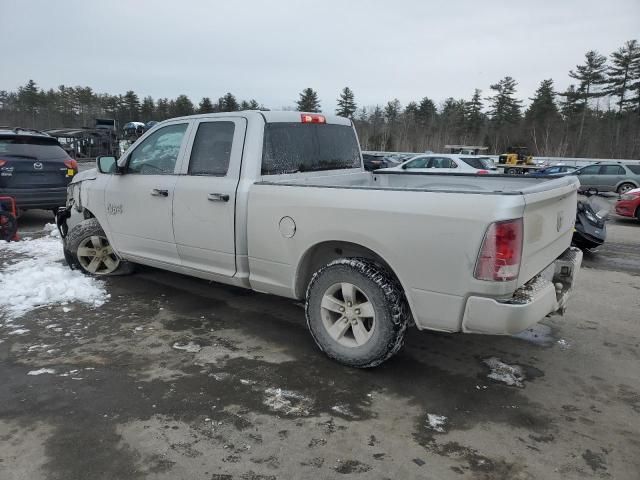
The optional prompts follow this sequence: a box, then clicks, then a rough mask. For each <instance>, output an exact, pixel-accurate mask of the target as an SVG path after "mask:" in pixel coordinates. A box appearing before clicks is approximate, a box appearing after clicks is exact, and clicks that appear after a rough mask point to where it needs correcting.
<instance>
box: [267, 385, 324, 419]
mask: <svg viewBox="0 0 640 480" xmlns="http://www.w3.org/2000/svg"><path fill="white" fill-rule="evenodd" d="M264 393H265V399H264V404H265V405H266V406H267V407H269V408H270V409H271V410H273V411H275V412H280V413H284V414H285V415H300V416H306V415H309V410H310V409H311V407H312V404H313V401H312V400H311V399H310V398H309V397H305V396H304V395H302V394H301V393H298V392H294V391H292V390H283V389H281V388H267V389H266V390H265V391H264Z"/></svg>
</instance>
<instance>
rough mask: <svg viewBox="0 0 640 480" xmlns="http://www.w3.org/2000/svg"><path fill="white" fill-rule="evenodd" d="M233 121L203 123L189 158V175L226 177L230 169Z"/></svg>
mask: <svg viewBox="0 0 640 480" xmlns="http://www.w3.org/2000/svg"><path fill="white" fill-rule="evenodd" d="M234 130H235V125H234V123H233V122H205V123H201V124H200V126H199V127H198V131H197V133H196V138H195V139H194V141H193V148H192V149H191V158H190V160H189V175H214V176H217V177H224V176H225V175H226V174H227V170H228V169H229V159H230V158H231V146H232V145H233V132H234Z"/></svg>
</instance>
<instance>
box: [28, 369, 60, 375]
mask: <svg viewBox="0 0 640 480" xmlns="http://www.w3.org/2000/svg"><path fill="white" fill-rule="evenodd" d="M43 373H48V374H51V375H52V374H54V373H56V371H55V370H54V369H52V368H41V369H39V370H31V371H29V372H27V375H42V374H43Z"/></svg>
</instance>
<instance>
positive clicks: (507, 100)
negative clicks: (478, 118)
mask: <svg viewBox="0 0 640 480" xmlns="http://www.w3.org/2000/svg"><path fill="white" fill-rule="evenodd" d="M516 85H517V82H516V81H515V80H514V79H513V78H512V77H509V76H507V77H504V78H503V79H502V80H500V81H499V82H498V83H495V84H493V85H491V86H490V87H489V88H491V90H493V91H494V92H496V93H495V95H493V96H492V97H488V98H487V100H489V117H490V118H491V127H492V130H493V134H494V142H493V148H494V149H495V150H496V151H498V150H501V149H503V148H504V147H506V146H507V145H506V143H508V140H509V133H510V131H513V130H514V129H515V126H516V125H517V124H518V122H519V121H520V119H521V117H522V114H521V112H520V108H521V103H522V102H521V101H520V100H518V99H517V98H516V97H515V93H516ZM505 140H507V142H505Z"/></svg>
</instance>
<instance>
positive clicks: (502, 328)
mask: <svg viewBox="0 0 640 480" xmlns="http://www.w3.org/2000/svg"><path fill="white" fill-rule="evenodd" d="M361 158H362V157H361V155H360V150H359V148H358V140H357V137H356V132H355V129H354V126H353V123H352V122H351V121H350V120H349V119H347V118H342V117H336V116H324V115H320V114H311V113H302V114H301V113H299V112H274V111H270V112H252V111H243V112H227V113H223V114H205V115H194V116H189V117H182V118H175V119H172V120H167V121H164V122H162V123H160V124H158V125H156V126H155V128H154V129H153V130H150V131H149V132H146V133H145V134H144V135H143V136H142V137H141V138H140V139H138V140H137V141H136V143H135V144H133V145H132V146H131V148H129V149H128V150H127V152H126V153H124V155H122V156H121V157H120V159H118V160H116V159H115V158H114V157H100V158H98V160H97V167H98V168H97V170H95V169H93V170H88V171H84V172H81V173H80V174H78V175H77V176H76V177H75V179H74V180H73V182H72V183H71V186H70V187H69V200H68V205H67V207H66V208H64V209H62V210H61V211H60V212H59V214H58V217H57V223H58V225H59V227H60V230H61V233H62V236H63V237H64V243H63V248H64V252H65V258H67V259H68V262H69V263H70V265H72V266H73V267H76V268H79V269H81V270H82V271H84V272H86V273H88V274H91V275H98V276H104V275H114V274H121V273H127V272H130V271H131V268H132V265H133V264H134V263H141V264H145V265H151V266H155V267H158V268H163V269H167V270H172V271H175V272H180V273H183V274H187V275H192V276H195V277H201V278H205V279H208V280H213V281H217V282H220V283H226V284H231V285H236V286H238V287H243V288H249V289H254V290H257V291H260V292H265V293H270V294H275V295H281V296H285V297H290V298H294V299H304V301H305V314H306V320H307V325H308V328H309V330H310V332H311V335H312V336H313V338H314V340H315V341H316V343H317V345H318V346H319V347H320V349H321V350H322V351H324V352H325V353H326V354H327V355H328V356H330V357H332V358H334V359H336V360H338V361H340V362H342V363H344V364H346V365H350V366H354V367H371V366H375V365H378V364H380V363H382V362H383V361H385V360H386V359H387V358H389V357H391V356H392V355H393V354H395V353H396V352H397V351H398V350H399V349H400V347H401V346H402V343H403V339H404V335H405V333H406V331H407V327H408V325H409V323H412V324H413V323H415V325H416V326H417V328H418V329H420V330H422V329H433V330H439V331H449V332H474V333H486V334H512V333H516V332H519V331H522V330H524V329H526V328H527V327H529V326H531V325H532V324H534V323H536V322H538V321H539V320H541V319H543V318H544V317H545V316H546V315H547V314H550V313H553V312H556V311H562V310H563V309H564V307H565V302H566V299H567V296H568V292H569V291H570V290H571V287H572V284H573V278H574V275H575V274H576V272H577V271H578V270H579V268H580V261H581V258H582V253H581V252H580V251H579V250H577V249H571V248H570V243H571V237H572V234H573V219H574V218H575V215H576V203H577V202H576V198H577V189H578V185H579V182H578V180H577V179H576V178H575V177H572V176H569V177H558V178H526V177H513V178H511V177H505V178H500V179H498V180H499V181H495V180H494V179H493V178H489V176H488V175H484V176H483V175H477V176H476V175H469V176H451V175H438V174H432V175H428V174H425V175H412V174H407V173H405V171H402V170H400V171H392V172H381V173H378V172H376V173H375V174H372V173H370V172H366V171H364V169H363V167H362V160H361ZM460 169H462V167H460Z"/></svg>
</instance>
